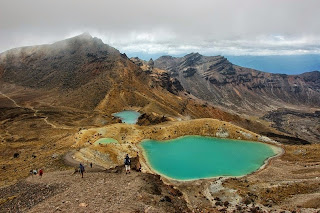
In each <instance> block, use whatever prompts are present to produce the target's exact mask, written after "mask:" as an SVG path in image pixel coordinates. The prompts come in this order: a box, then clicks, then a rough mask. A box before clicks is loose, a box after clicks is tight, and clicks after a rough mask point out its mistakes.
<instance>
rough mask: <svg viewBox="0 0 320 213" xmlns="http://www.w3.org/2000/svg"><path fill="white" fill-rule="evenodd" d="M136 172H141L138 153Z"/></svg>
mask: <svg viewBox="0 0 320 213" xmlns="http://www.w3.org/2000/svg"><path fill="white" fill-rule="evenodd" d="M136 170H137V171H138V172H141V163H140V161H139V152H137V165H136Z"/></svg>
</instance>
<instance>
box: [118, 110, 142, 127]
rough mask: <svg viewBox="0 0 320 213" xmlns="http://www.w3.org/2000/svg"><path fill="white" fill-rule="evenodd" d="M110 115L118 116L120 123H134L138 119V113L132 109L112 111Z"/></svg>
mask: <svg viewBox="0 0 320 213" xmlns="http://www.w3.org/2000/svg"><path fill="white" fill-rule="evenodd" d="M112 115H113V116H115V117H118V118H120V119H121V121H122V123H127V124H135V123H137V121H138V118H139V116H140V113H139V112H136V111H133V110H125V111H122V112H117V113H113V114H112Z"/></svg>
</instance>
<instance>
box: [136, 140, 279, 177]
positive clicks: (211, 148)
mask: <svg viewBox="0 0 320 213" xmlns="http://www.w3.org/2000/svg"><path fill="white" fill-rule="evenodd" d="M141 146H142V148H143V150H144V156H145V158H146V160H147V162H148V164H149V166H150V167H151V168H152V169H153V170H154V171H155V172H157V173H159V174H162V175H164V176H166V177H169V178H172V179H177V180H194V179H202V178H211V177H219V176H242V175H246V174H250V173H252V172H254V171H256V170H258V169H259V168H260V167H261V166H262V165H263V164H264V162H265V160H266V159H268V158H269V157H272V156H274V155H276V154H277V149H276V148H277V147H275V146H271V145H268V144H264V143H259V142H250V141H241V140H231V139H219V138H211V137H202V136H185V137H180V138H177V139H173V140H169V141H166V142H163V141H162V142H161V141H155V140H144V141H143V142H142V143H141Z"/></svg>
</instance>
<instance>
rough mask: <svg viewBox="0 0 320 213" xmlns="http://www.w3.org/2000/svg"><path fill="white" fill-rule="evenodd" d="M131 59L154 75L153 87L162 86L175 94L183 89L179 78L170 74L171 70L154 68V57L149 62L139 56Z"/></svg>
mask: <svg viewBox="0 0 320 213" xmlns="http://www.w3.org/2000/svg"><path fill="white" fill-rule="evenodd" d="M130 60H131V61H132V62H133V63H135V64H136V65H138V66H139V67H140V68H141V69H142V70H143V71H144V72H146V73H148V74H149V75H150V76H151V77H152V79H153V83H154V84H153V87H154V86H156V85H158V86H161V87H163V88H165V89H166V90H168V91H169V92H171V93H173V94H178V92H179V91H182V90H183V87H182V85H181V84H180V82H179V80H177V79H176V78H174V77H173V76H170V74H169V72H167V71H166V70H161V69H157V68H154V61H153V60H152V58H151V59H150V60H149V61H148V62H146V61H144V60H142V59H139V58H138V57H134V58H131V59H130Z"/></svg>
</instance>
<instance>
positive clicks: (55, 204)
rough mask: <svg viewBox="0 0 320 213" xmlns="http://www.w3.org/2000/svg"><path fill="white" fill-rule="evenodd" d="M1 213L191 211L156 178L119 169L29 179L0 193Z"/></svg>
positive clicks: (177, 193) (49, 174) (174, 190)
mask: <svg viewBox="0 0 320 213" xmlns="http://www.w3.org/2000/svg"><path fill="white" fill-rule="evenodd" d="M0 193H1V197H3V199H2V205H0V212H27V211H28V212H190V210H189V209H188V207H187V203H186V202H185V200H184V199H183V196H182V194H181V192H179V191H178V190H176V189H174V188H173V187H172V186H168V185H165V184H164V183H163V182H162V181H161V180H160V177H159V176H155V175H151V174H144V173H140V172H136V171H132V172H131V173H130V174H127V175H126V174H125V173H124V172H122V170H121V169H119V170H113V171H100V172H91V171H89V172H87V173H85V174H84V178H81V176H80V175H79V173H76V174H73V170H68V171H62V172H51V173H46V174H45V175H44V176H43V177H42V178H40V177H38V176H34V177H29V178H27V179H26V180H24V181H22V182H19V183H18V184H16V185H13V186H11V187H8V188H2V189H1V190H0Z"/></svg>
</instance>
